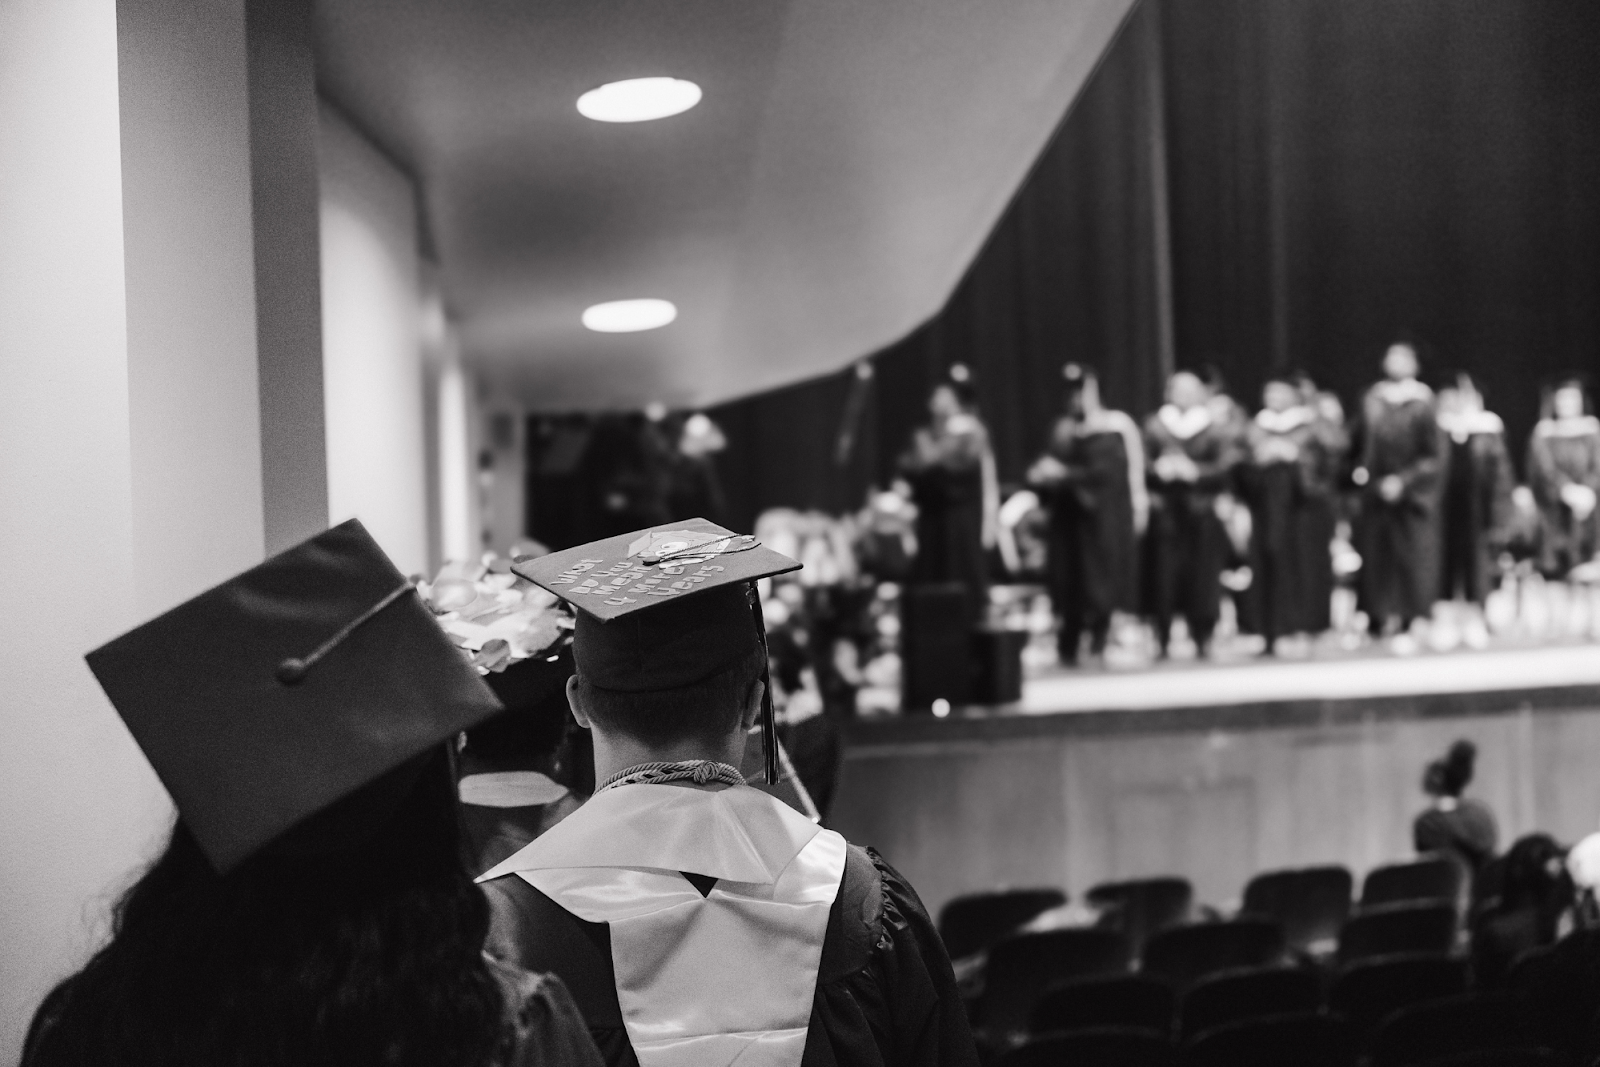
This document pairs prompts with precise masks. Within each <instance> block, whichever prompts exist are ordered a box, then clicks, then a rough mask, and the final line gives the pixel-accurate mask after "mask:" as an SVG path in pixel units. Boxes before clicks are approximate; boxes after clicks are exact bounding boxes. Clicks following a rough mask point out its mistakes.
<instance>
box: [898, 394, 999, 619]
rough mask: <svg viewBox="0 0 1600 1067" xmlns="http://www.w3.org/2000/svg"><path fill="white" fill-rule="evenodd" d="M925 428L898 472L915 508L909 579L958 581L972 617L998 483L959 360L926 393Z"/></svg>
mask: <svg viewBox="0 0 1600 1067" xmlns="http://www.w3.org/2000/svg"><path fill="white" fill-rule="evenodd" d="M928 414H929V415H930V416H931V418H930V421H929V423H928V425H927V426H924V427H922V428H921V429H919V430H917V432H916V433H915V435H914V436H913V437H912V440H911V447H910V448H909V449H908V450H907V451H906V453H905V455H903V456H902V457H901V459H900V472H901V473H902V474H903V475H904V476H905V479H906V481H907V482H908V483H910V485H911V498H912V500H913V502H915V504H916V505H917V558H916V562H915V564H914V565H913V567H912V572H911V580H912V581H914V582H922V583H929V584H933V583H945V582H950V583H959V584H961V585H963V586H965V587H966V588H967V605H968V609H969V611H970V612H972V613H973V614H974V615H975V614H977V613H978V612H979V611H981V610H982V608H983V606H984V604H986V603H987V601H988V589H989V566H988V560H987V555H986V553H987V551H988V549H990V548H992V547H993V546H994V544H995V535H996V529H997V514H998V511H999V507H1000V490H999V483H998V481H997V479H996V477H995V467H994V455H993V453H992V452H991V450H990V447H989V431H988V429H987V428H986V427H985V426H984V425H983V422H982V420H980V419H979V418H978V405H977V393H976V391H975V390H974V388H973V385H972V375H971V372H970V371H968V369H967V368H966V367H965V366H964V365H962V364H960V363H957V364H955V365H953V366H952V367H951V368H950V371H949V376H948V378H947V380H945V381H943V382H940V383H939V384H938V385H937V386H935V387H934V389H933V392H932V394H931V395H930V396H929V398H928Z"/></svg>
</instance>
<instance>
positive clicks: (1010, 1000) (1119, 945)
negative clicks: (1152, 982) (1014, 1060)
mask: <svg viewBox="0 0 1600 1067" xmlns="http://www.w3.org/2000/svg"><path fill="white" fill-rule="evenodd" d="M1131 959H1132V956H1131V954H1130V953H1129V951H1128V942H1127V941H1126V940H1125V939H1124V938H1123V936H1122V935H1121V934H1119V933H1117V932H1116V931H1114V930H1094V929H1068V930H1045V931H1042V932H1040V933H1033V934H1014V935H1013V936H1011V937H1008V938H1005V939H1004V940H1001V941H997V942H995V944H994V945H993V946H992V947H991V948H990V949H989V961H988V963H987V964H986V965H985V967H984V978H983V992H982V994H980V995H979V997H978V1003H977V1012H976V1015H977V1022H978V1025H979V1026H981V1027H983V1029H984V1030H986V1031H988V1032H989V1033H990V1034H992V1035H996V1036H1003V1035H1006V1034H1012V1033H1019V1032H1021V1031H1023V1030H1025V1029H1026V1028H1027V1025H1028V1013H1029V1012H1031V1011H1032V1010H1033V1006H1034V1004H1035V1003H1036V1002H1037V1001H1038V1000H1039V996H1040V994H1042V993H1043V992H1044V991H1045V989H1046V988H1047V987H1048V986H1051V985H1053V984H1055V983H1057V982H1062V981H1066V980H1068V979H1072V978H1085V977H1089V976H1091V975H1101V974H1116V973H1118V972H1122V971H1126V970H1127V969H1128V964H1129V962H1130V960H1131Z"/></svg>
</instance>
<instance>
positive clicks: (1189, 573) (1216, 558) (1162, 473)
mask: <svg viewBox="0 0 1600 1067" xmlns="http://www.w3.org/2000/svg"><path fill="white" fill-rule="evenodd" d="M1211 401H1212V394H1211V391H1210V390H1208V389H1207V388H1206V386H1205V384H1204V383H1203V382H1202V381H1201V380H1200V379H1199V378H1198V377H1197V376H1196V375H1194V374H1193V373H1191V372H1189V371H1179V372H1178V373H1176V374H1174V375H1173V376H1172V378H1171V380H1170V381H1169V382H1168V383H1167V402H1166V403H1165V404H1163V405H1162V406H1161V408H1160V409H1159V410H1158V411H1157V412H1156V413H1155V414H1154V415H1152V416H1150V418H1149V419H1148V420H1146V422H1145V431H1144V432H1145V456H1146V459H1147V462H1148V464H1149V471H1148V484H1149V487H1150V529H1149V534H1148V536H1147V538H1146V542H1145V556H1146V560H1147V570H1146V574H1147V579H1148V586H1147V588H1146V591H1145V593H1146V600H1147V603H1148V604H1149V609H1150V612H1151V614H1152V615H1153V616H1154V619H1155V626H1156V642H1157V644H1158V645H1159V647H1160V651H1161V655H1162V656H1163V657H1164V656H1165V655H1166V654H1167V650H1168V646H1169V643H1170V641H1171V637H1172V621H1173V619H1174V618H1175V617H1177V616H1179V615H1181V616H1182V617H1183V618H1184V620H1185V621H1186V622H1187V624H1188V627H1189V636H1190V638H1191V639H1192V640H1193V641H1194V643H1195V648H1196V650H1197V651H1198V653H1199V654H1200V655H1202V656H1204V655H1206V654H1207V652H1208V650H1209V648H1210V644H1211V635H1212V633H1213V632H1214V631H1215V629H1216V625H1217V618H1218V616H1219V614H1220V611H1221V605H1222V584H1221V577H1222V570H1223V568H1224V566H1225V565H1226V564H1227V560H1228V553H1229V542H1228V533H1227V530H1226V529H1225V528H1224V527H1223V524H1222V519H1221V517H1220V516H1219V514H1218V506H1217V500H1218V497H1219V496H1221V495H1222V494H1224V493H1226V492H1228V491H1229V490H1230V489H1231V488H1232V485H1233V473H1234V467H1235V466H1236V465H1237V464H1238V462H1239V460H1240V459H1241V458H1242V457H1241V453H1240V448H1239V445H1240V440H1239V435H1238V432H1237V430H1238V427H1237V426H1236V425H1235V423H1234V420H1233V419H1232V418H1231V417H1227V418H1219V417H1218V411H1219V406H1218V405H1213V404H1212V402H1211ZM1224 414H1225V413H1224Z"/></svg>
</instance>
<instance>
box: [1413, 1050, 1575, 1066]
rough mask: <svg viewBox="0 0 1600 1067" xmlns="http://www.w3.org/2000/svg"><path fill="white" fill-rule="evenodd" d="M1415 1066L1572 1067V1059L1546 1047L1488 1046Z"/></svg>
mask: <svg viewBox="0 0 1600 1067" xmlns="http://www.w3.org/2000/svg"><path fill="white" fill-rule="evenodd" d="M1417 1067H1572V1060H1571V1059H1570V1058H1569V1057H1567V1056H1565V1055H1563V1054H1561V1053H1559V1052H1552V1051H1551V1050H1550V1049H1547V1048H1533V1047H1529V1048H1490V1049H1482V1050H1480V1051H1477V1052H1463V1053H1461V1054H1459V1055H1456V1056H1441V1057H1439V1058H1438V1059H1433V1060H1429V1061H1427V1063H1424V1064H1418V1065H1417Z"/></svg>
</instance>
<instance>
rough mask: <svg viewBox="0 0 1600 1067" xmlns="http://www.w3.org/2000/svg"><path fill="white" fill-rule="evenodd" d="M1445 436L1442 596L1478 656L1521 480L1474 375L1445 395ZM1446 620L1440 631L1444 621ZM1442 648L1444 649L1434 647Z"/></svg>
mask: <svg viewBox="0 0 1600 1067" xmlns="http://www.w3.org/2000/svg"><path fill="white" fill-rule="evenodd" d="M1439 429H1440V430H1442V431H1443V432H1444V434H1445V436H1446V438H1447V439H1448V441H1449V449H1450V451H1449V456H1448V460H1447V463H1446V470H1447V471H1448V474H1447V475H1446V477H1445V481H1444V494H1443V501H1442V503H1441V507H1440V520H1441V524H1442V527H1443V534H1444V544H1443V548H1444V551H1443V554H1442V557H1443V558H1442V566H1441V574H1442V578H1443V581H1442V582H1441V583H1440V589H1439V596H1440V599H1441V600H1442V601H1445V602H1452V603H1453V602H1455V601H1457V600H1459V601H1460V602H1461V604H1462V606H1463V607H1464V608H1465V612H1464V617H1463V618H1461V619H1460V620H1459V621H1453V624H1451V625H1449V630H1450V632H1451V633H1458V634H1459V635H1460V637H1461V639H1462V640H1464V641H1465V642H1466V643H1467V645H1468V646H1470V647H1472V648H1483V647H1485V646H1487V645H1488V643H1489V629H1488V626H1487V625H1486V623H1485V621H1484V616H1483V604H1484V600H1485V598H1486V597H1487V596H1488V595H1489V592H1490V591H1491V590H1492V589H1493V588H1494V586H1495V584H1496V582H1495V577H1496V566H1495V559H1496V557H1497V556H1498V554H1499V551H1500V548H1501V546H1502V545H1504V544H1505V542H1506V540H1507V536H1508V533H1507V531H1508V527H1509V525H1510V521H1511V490H1512V486H1513V485H1514V484H1515V480H1516V478H1515V472H1513V471H1512V469H1511V456H1510V454H1509V453H1508V452H1507V451H1506V443H1505V425H1504V424H1503V423H1502V422H1501V421H1500V416H1498V415H1496V414H1495V413H1494V412H1492V411H1486V410H1485V409H1484V406H1483V393H1482V392H1481V391H1480V390H1479V389H1478V385H1477V383H1476V382H1475V381H1473V379H1472V376H1471V375H1469V374H1459V375H1457V376H1456V378H1455V381H1454V382H1453V383H1452V384H1451V385H1450V386H1449V387H1447V388H1445V389H1442V390H1440V392H1439ZM1440 614H1441V619H1440V622H1441V624H1443V623H1446V620H1445V619H1444V618H1443V617H1442V616H1443V612H1441V613H1440ZM1436 644H1438V643H1437V642H1436Z"/></svg>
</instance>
